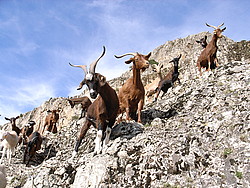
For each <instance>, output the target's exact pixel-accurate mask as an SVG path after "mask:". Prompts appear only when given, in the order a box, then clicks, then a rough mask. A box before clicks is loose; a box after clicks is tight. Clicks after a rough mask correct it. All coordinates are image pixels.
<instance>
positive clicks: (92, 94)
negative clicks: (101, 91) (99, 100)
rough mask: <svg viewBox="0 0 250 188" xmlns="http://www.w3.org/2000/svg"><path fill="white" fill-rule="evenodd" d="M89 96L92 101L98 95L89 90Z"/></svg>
mask: <svg viewBox="0 0 250 188" xmlns="http://www.w3.org/2000/svg"><path fill="white" fill-rule="evenodd" d="M89 94H90V97H91V98H92V99H95V98H96V97H97V95H98V93H97V92H96V91H95V90H90V91H89Z"/></svg>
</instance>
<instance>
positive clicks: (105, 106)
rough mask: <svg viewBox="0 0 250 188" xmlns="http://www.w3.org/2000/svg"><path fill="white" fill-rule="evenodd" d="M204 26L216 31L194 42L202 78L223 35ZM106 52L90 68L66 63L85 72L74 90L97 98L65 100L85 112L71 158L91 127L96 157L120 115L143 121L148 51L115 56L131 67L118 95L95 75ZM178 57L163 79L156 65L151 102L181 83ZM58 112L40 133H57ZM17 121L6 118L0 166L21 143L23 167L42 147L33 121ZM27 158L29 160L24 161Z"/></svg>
mask: <svg viewBox="0 0 250 188" xmlns="http://www.w3.org/2000/svg"><path fill="white" fill-rule="evenodd" d="M206 25H207V26H208V27H212V28H214V29H215V30H214V34H213V36H212V39H211V41H210V42H209V43H208V44H207V42H206V39H207V36H205V38H203V39H201V40H200V41H196V42H197V43H200V44H201V45H202V47H203V48H204V50H203V51H202V52H201V54H200V56H199V57H198V60H197V67H198V71H199V72H200V75H202V71H201V69H202V68H205V70H206V71H209V70H211V69H215V68H216V67H217V66H218V59H217V57H216V52H217V49H218V46H217V40H218V38H221V37H222V32H223V31H224V30H225V29H226V28H223V29H220V27H221V26H222V25H223V24H221V25H219V26H218V27H215V26H211V25H209V24H206ZM105 51H106V49H105V47H103V52H102V54H101V55H100V57H98V59H97V60H96V61H94V62H93V63H92V64H91V65H90V67H89V69H87V66H86V65H73V64H71V63H69V64H70V66H72V67H79V68H81V69H83V71H84V73H85V77H84V79H83V80H82V81H81V82H80V85H79V87H78V88H77V89H78V90H79V89H81V88H82V87H83V85H87V87H88V89H89V93H90V97H91V98H92V99H96V100H94V101H93V103H92V102H91V101H90V99H89V98H88V97H86V96H85V97H81V98H74V99H67V100H68V101H69V103H70V105H71V107H72V108H73V107H74V105H75V104H79V103H80V104H82V108H83V111H84V114H81V117H83V116H85V112H87V115H86V121H85V123H84V125H83V126H82V127H81V130H80V134H79V136H78V138H77V141H76V144H75V148H74V151H73V153H72V159H73V158H74V156H75V155H76V154H77V152H78V149H79V146H80V144H81V142H82V140H83V138H84V136H85V134H86V133H87V131H88V129H89V127H90V126H91V125H93V126H94V127H95V128H96V129H97V136H96V139H95V149H94V154H99V153H101V151H102V149H103V148H104V147H106V145H107V143H108V142H109V137H110V133H111V128H112V126H113V125H114V124H115V122H116V120H117V122H120V121H122V114H123V113H124V112H125V113H126V120H127V121H130V120H137V122H138V123H141V122H142V120H141V110H142V109H143V105H144V98H145V89H144V86H143V84H142V81H141V75H140V73H141V71H144V70H145V69H147V68H148V67H149V58H150V56H151V52H150V53H149V54H147V55H142V54H139V53H126V54H123V55H120V56H117V55H115V57H116V58H123V57H125V56H132V57H131V58H130V59H129V60H127V61H125V63H126V64H130V63H131V64H133V66H132V72H133V76H132V77H130V78H129V79H128V80H127V81H126V82H125V83H124V85H123V86H122V87H121V88H120V90H119V92H118V95H117V93H116V91H115V90H114V89H113V88H111V87H110V85H109V84H108V82H107V81H106V78H105V76H103V75H101V74H99V73H96V72H95V68H96V65H97V63H98V61H99V60H100V59H101V58H102V57H103V56H104V54H105ZM180 58H181V54H180V55H179V56H178V57H176V58H174V59H173V60H172V61H170V63H173V64H174V68H173V69H172V70H170V72H169V73H168V74H166V76H165V77H163V76H162V74H161V68H162V67H163V65H162V63H160V64H158V68H157V73H158V76H159V82H158V86H156V88H154V89H152V90H149V91H148V92H147V96H152V95H153V94H155V99H154V101H156V100H157V98H158V96H159V94H160V92H161V91H163V94H162V96H163V95H164V94H165V93H166V92H167V91H168V89H169V88H170V87H172V86H173V84H174V82H175V81H176V80H178V82H179V83H180V80H179V78H178V76H179V72H178V62H179V60H180ZM98 94H99V95H98ZM162 96H161V97H162ZM57 112H58V111H56V110H54V111H51V112H50V114H49V115H48V116H47V117H46V119H45V124H44V128H43V130H42V132H41V134H43V132H44V131H45V130H46V131H51V132H53V133H56V132H57V127H56V122H57V120H58V119H59V115H58V113H57ZM118 115H120V117H119V118H117V116H118ZM17 118H19V117H16V118H5V119H6V120H9V121H10V122H11V126H12V131H3V130H1V132H0V141H2V142H1V145H2V147H3V152H2V157H1V161H0V164H1V163H2V160H3V157H4V155H5V151H6V150H7V159H8V160H9V162H10V159H11V153H12V151H13V149H14V147H15V146H16V145H17V144H18V143H23V144H24V145H26V148H25V151H24V156H23V162H24V163H26V164H29V161H30V159H31V158H32V157H33V156H34V155H35V153H36V151H37V150H39V149H40V148H41V143H42V140H43V139H42V136H41V134H40V133H39V132H38V131H34V132H33V129H34V128H33V127H34V125H35V122H34V121H30V122H29V123H28V124H27V125H26V126H24V127H23V128H22V129H20V128H18V127H17V126H16V124H15V121H16V119H17ZM27 158H28V160H27V162H26V159H27Z"/></svg>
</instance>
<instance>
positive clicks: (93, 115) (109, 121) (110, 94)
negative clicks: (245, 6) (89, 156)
mask: <svg viewBox="0 0 250 188" xmlns="http://www.w3.org/2000/svg"><path fill="white" fill-rule="evenodd" d="M104 54H105V47H104V46H103V53H102V54H101V56H100V57H99V58H98V59H97V60H96V61H94V62H93V63H91V65H90V68H89V71H88V70H87V66H86V65H72V64H70V63H69V64H70V65H71V66H73V67H80V68H82V69H83V70H84V72H85V78H84V80H83V81H82V82H81V83H80V85H79V88H80V89H81V87H82V86H83V85H84V84H86V85H87V87H88V89H89V91H90V97H91V98H92V99H96V97H97V95H98V94H99V96H98V97H97V99H96V100H95V101H94V102H93V103H92V104H91V105H90V106H89V108H88V110H87V118H86V121H85V123H84V125H83V126H82V128H81V130H80V135H79V136H78V138H77V141H76V144H75V149H74V152H73V153H72V159H73V158H74V156H75V155H76V154H77V152H78V149H79V146H80V144H81V142H82V139H83V138H84V136H85V135H86V133H87V131H88V129H89V128H90V126H91V125H93V126H94V127H95V128H97V129H98V131H97V135H96V141H95V142H96V143H95V150H94V155H95V154H99V153H101V150H102V142H103V140H104V132H105V131H106V132H105V140H104V144H105V146H106V145H107V144H108V142H109V137H110V133H111V128H112V126H113V125H114V123H115V119H116V116H117V112H118V110H119V101H118V96H117V94H116V92H115V90H114V89H113V88H111V87H110V86H109V84H108V83H107V81H106V78H105V77H104V76H103V75H101V74H99V73H96V72H95V67H96V65H97V63H98V61H99V60H100V59H101V58H102V57H103V56H104ZM79 88H78V89H79Z"/></svg>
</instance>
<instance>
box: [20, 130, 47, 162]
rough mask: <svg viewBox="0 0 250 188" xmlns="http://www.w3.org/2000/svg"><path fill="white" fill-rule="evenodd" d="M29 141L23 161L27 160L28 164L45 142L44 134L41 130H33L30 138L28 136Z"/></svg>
mask: <svg viewBox="0 0 250 188" xmlns="http://www.w3.org/2000/svg"><path fill="white" fill-rule="evenodd" d="M28 140H29V141H28V143H27V145H26V148H25V151H24V155H23V163H25V162H26V159H27V158H28V160H27V163H26V165H28V164H29V162H30V160H31V159H32V158H33V157H34V156H35V155H36V151H38V150H40V149H41V145H42V142H43V139H42V136H41V134H40V133H39V132H37V131H35V132H33V133H32V134H31V135H30V136H29V138H28Z"/></svg>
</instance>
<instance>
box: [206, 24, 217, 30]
mask: <svg viewBox="0 0 250 188" xmlns="http://www.w3.org/2000/svg"><path fill="white" fill-rule="evenodd" d="M206 25H207V26H208V27H212V28H214V29H217V27H215V26H213V25H209V24H207V23H206Z"/></svg>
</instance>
